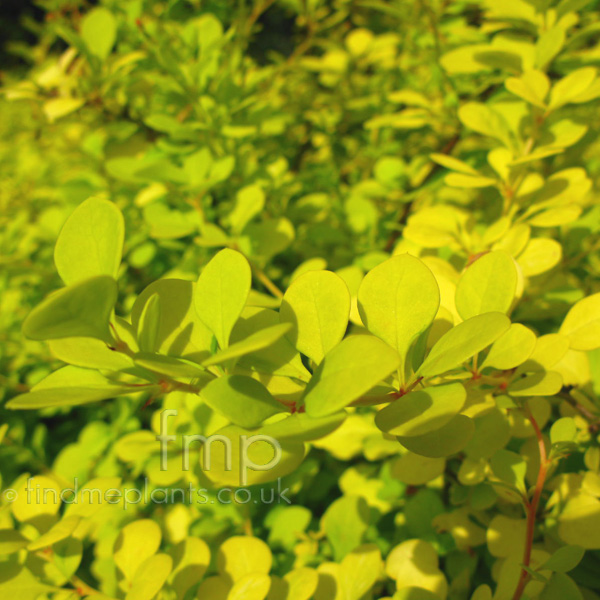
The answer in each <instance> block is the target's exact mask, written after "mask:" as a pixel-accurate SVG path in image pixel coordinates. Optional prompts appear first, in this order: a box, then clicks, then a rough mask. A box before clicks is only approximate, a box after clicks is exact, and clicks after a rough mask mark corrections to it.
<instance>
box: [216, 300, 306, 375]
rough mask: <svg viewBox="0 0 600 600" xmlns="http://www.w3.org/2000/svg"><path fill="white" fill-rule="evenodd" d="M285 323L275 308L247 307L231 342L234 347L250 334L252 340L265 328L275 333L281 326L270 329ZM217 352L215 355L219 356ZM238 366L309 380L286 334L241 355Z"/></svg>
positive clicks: (232, 333) (234, 330)
mask: <svg viewBox="0 0 600 600" xmlns="http://www.w3.org/2000/svg"><path fill="white" fill-rule="evenodd" d="M284 326H287V324H286V325H283V324H281V323H280V322H279V314H278V313H277V312H275V311H274V310H270V309H268V308H260V307H254V306H247V307H246V308H244V310H243V311H242V316H241V317H240V318H239V319H238V321H237V323H236V324H235V327H234V328H233V331H232V332H231V338H230V341H231V343H232V345H236V346H237V344H243V343H244V341H245V340H249V339H250V338H251V337H252V339H253V340H254V339H255V338H254V336H255V335H256V334H260V332H262V331H265V330H267V329H268V330H273V331H275V332H277V331H280V330H281V329H273V328H274V327H277V328H281V327H284ZM259 338H261V335H259ZM253 343H254V342H253ZM219 354H220V353H219ZM219 354H217V355H216V356H219ZM209 360H210V359H209ZM238 367H244V368H247V369H250V370H252V371H257V372H259V373H267V374H272V375H279V376H285V377H294V378H296V379H300V380H301V381H308V380H309V379H310V373H309V371H308V370H307V369H306V367H305V366H304V365H303V364H302V358H301V356H300V354H298V352H297V350H296V349H295V348H294V346H292V344H291V343H290V341H289V340H288V339H287V338H286V337H285V336H283V337H280V338H279V339H278V340H277V341H275V342H274V343H272V344H270V345H269V346H266V347H264V348H263V349H261V350H255V351H254V352H252V353H251V354H247V355H244V356H242V357H241V358H240V360H239V362H238Z"/></svg>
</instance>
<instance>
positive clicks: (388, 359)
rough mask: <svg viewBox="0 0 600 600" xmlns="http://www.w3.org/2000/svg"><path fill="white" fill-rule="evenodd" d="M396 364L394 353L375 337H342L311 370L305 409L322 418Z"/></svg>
mask: <svg viewBox="0 0 600 600" xmlns="http://www.w3.org/2000/svg"><path fill="white" fill-rule="evenodd" d="M399 366H400V357H399V356H398V353H397V352H396V351H395V350H394V349H393V348H390V346H388V345H387V344H386V343H384V342H382V341H381V340H379V339H377V338H376V337H372V336H367V335H357V336H352V337H349V338H346V339H344V340H343V341H342V342H340V343H339V344H338V345H337V346H336V347H335V348H334V349H333V350H331V352H329V353H328V354H327V355H326V356H325V358H324V359H323V361H322V362H321V364H320V365H319V366H318V368H317V369H316V371H315V372H314V374H313V376H312V378H311V380H310V382H309V383H308V385H307V386H306V391H305V393H304V396H303V398H304V403H305V406H306V412H307V414H308V415H310V416H311V417H323V416H326V415H330V414H332V413H335V412H337V411H339V410H340V409H342V408H344V407H345V406H348V404H350V403H351V402H352V401H354V400H356V399H357V398H359V397H360V396H362V395H363V394H365V393H366V392H368V391H369V390H370V389H371V388H373V387H375V386H376V385H377V384H378V383H380V382H381V381H383V380H384V379H385V378H386V377H388V376H389V375H391V374H392V373H393V372H394V371H395V370H396V369H398V367H399Z"/></svg>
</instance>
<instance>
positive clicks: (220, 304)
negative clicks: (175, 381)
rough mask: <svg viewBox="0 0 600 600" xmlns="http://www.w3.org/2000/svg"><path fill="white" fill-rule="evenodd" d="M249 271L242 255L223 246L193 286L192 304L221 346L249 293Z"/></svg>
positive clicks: (250, 275) (223, 346)
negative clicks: (223, 248)
mask: <svg viewBox="0 0 600 600" xmlns="http://www.w3.org/2000/svg"><path fill="white" fill-rule="evenodd" d="M251 280H252V273H251V271H250V265H249V264H248V261H247V260H246V259H245V258H244V256H243V254H241V253H240V252H236V251H235V250H230V249H229V248H226V249H225V250H221V251H220V252H219V253H218V254H217V255H216V256H215V257H214V258H213V259H212V260H211V261H210V262H209V263H208V264H207V265H206V266H205V267H204V269H203V271H202V273H201V274H200V277H199V278H198V282H197V283H196V287H195V288H194V305H195V307H196V312H197V313H198V316H199V317H200V319H201V320H202V322H203V323H204V324H205V325H206V326H207V327H208V328H209V329H210V330H211V331H212V332H213V334H214V335H215V337H216V338H217V342H218V344H219V347H220V348H221V349H225V348H227V346H228V345H229V336H230V335H231V330H232V329H233V326H234V325H235V322H236V321H237V320H238V318H239V316H240V314H241V312H242V309H243V308H244V304H246V299H247V298H248V294H249V293H250V284H251Z"/></svg>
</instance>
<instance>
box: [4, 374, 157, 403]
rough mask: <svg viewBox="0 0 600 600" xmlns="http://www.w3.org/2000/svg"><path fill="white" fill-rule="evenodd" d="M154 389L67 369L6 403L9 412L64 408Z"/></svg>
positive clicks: (150, 386)
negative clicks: (132, 385) (9, 409)
mask: <svg viewBox="0 0 600 600" xmlns="http://www.w3.org/2000/svg"><path fill="white" fill-rule="evenodd" d="M159 390H160V388H159V387H158V386H152V385H151V384H148V385H147V387H131V386H128V385H124V384H119V383H115V382H113V381H110V380H109V379H107V378H106V377H104V376H103V375H101V374H100V373H98V371H92V370H91V369H82V368H80V367H73V366H67V367H63V368H62V369H59V370H58V371H54V372H53V373H51V374H50V375H48V376H47V377H46V378H45V379H42V381H40V382H39V383H38V384H36V385H34V386H33V387H32V388H31V391H30V392H27V393H26V394H21V395H20V396H17V397H16V398H13V399H12V400H10V401H9V402H7V404H6V407H7V408H11V409H28V410H33V409H40V408H50V407H62V406H64V407H67V406H76V405H78V404H89V403H90V402H98V401H100V400H108V399H110V398H115V397H117V396H121V395H123V394H133V393H139V392H143V391H147V392H150V393H152V392H154V391H159Z"/></svg>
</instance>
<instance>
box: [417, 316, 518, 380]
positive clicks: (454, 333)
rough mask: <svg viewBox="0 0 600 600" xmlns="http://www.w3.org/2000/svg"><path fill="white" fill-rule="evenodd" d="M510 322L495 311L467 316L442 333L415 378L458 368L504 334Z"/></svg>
mask: <svg viewBox="0 0 600 600" xmlns="http://www.w3.org/2000/svg"><path fill="white" fill-rule="evenodd" d="M509 327H510V320H509V319H508V317H506V316H505V315H503V314H501V313H499V312H490V313H484V314H482V315H477V316H476V317H471V318H470V319H467V320H466V321H463V322H462V323H459V324H458V325H457V326H456V327H453V328H452V329H451V330H450V331H448V333H446V334H444V335H443V336H442V337H441V338H440V339H439V340H438V342H437V343H436V344H435V346H434V347H433V348H432V349H431V351H430V352H429V354H428V356H427V358H426V359H425V361H424V362H423V364H422V365H421V367H420V368H419V370H418V371H417V375H419V376H422V377H431V376H433V375H439V374H441V373H445V372H446V371H451V370H452V369H456V368H458V367H460V366H461V365H462V363H464V362H465V361H466V360H467V359H469V358H471V357H472V356H474V355H475V354H477V353H478V352H481V351H482V350H483V349H484V348H486V347H487V346H489V345H490V344H491V343H493V342H495V341H496V340H497V339H498V338H499V337H500V336H501V335H502V334H503V333H505V332H506V331H508V328H509Z"/></svg>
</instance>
